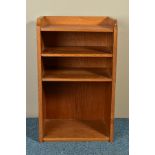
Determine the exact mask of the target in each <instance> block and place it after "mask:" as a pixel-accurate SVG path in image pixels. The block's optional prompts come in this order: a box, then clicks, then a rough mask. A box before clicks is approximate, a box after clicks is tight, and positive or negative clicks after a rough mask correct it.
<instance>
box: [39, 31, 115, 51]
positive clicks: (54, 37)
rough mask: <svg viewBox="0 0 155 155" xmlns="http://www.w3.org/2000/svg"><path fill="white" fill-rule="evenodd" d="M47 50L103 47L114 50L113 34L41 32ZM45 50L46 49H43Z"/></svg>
mask: <svg viewBox="0 0 155 155" xmlns="http://www.w3.org/2000/svg"><path fill="white" fill-rule="evenodd" d="M41 34H42V39H43V41H44V45H45V48H46V47H47V48H49V47H56V46H57V47H62V46H83V47H85V46H101V47H107V48H110V49H112V47H113V33H106V32H104V33H103V32H102V33H101V32H93V33H92V32H50V31H49V32H41ZM42 50H44V49H42Z"/></svg>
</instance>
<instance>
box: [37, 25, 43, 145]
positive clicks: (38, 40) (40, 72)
mask: <svg viewBox="0 0 155 155" xmlns="http://www.w3.org/2000/svg"><path fill="white" fill-rule="evenodd" d="M37 51H38V52H37V56H38V107H39V108H38V109H39V110H38V113H39V141H40V142H42V141H43V133H44V122H43V117H44V114H43V109H44V108H43V98H42V62H41V33H40V27H39V26H37Z"/></svg>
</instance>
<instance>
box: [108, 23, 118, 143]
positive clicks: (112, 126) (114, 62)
mask: <svg viewBox="0 0 155 155" xmlns="http://www.w3.org/2000/svg"><path fill="white" fill-rule="evenodd" d="M113 35H114V37H113V38H114V41H113V60H112V99H111V123H110V124H111V127H110V142H113V139H114V117H115V115H114V114H115V113H114V111H115V88H116V60H117V21H116V23H115V25H114V33H113Z"/></svg>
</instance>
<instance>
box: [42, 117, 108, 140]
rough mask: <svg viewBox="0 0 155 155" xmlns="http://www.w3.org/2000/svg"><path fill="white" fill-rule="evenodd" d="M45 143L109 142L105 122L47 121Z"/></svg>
mask: <svg viewBox="0 0 155 155" xmlns="http://www.w3.org/2000/svg"><path fill="white" fill-rule="evenodd" d="M43 139H44V141H108V140H109V138H108V136H106V129H105V125H104V123H103V121H83V120H68V119H67V120H64V119H63V120H61V119H50V120H49V119H47V120H46V131H45V137H44V138H43Z"/></svg>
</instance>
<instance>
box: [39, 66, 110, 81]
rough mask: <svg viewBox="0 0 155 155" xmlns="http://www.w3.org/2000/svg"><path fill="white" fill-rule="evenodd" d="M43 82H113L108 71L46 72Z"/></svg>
mask: <svg viewBox="0 0 155 155" xmlns="http://www.w3.org/2000/svg"><path fill="white" fill-rule="evenodd" d="M42 80H43V81H107V82H108V81H112V78H111V75H110V71H108V70H107V69H103V70H101V69H96V68H91V69H90V68H89V69H77V68H76V69H55V70H46V71H45V72H44V76H43V79H42Z"/></svg>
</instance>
